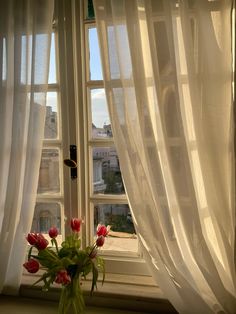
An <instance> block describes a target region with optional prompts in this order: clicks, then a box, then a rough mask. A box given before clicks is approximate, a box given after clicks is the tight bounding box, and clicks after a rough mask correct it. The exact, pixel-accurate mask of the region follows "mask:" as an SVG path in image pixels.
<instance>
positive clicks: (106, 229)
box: [97, 225, 110, 237]
mask: <svg viewBox="0 0 236 314" xmlns="http://www.w3.org/2000/svg"><path fill="white" fill-rule="evenodd" d="M109 229H110V228H109V227H106V226H104V225H98V226H97V236H98V237H99V236H101V235H102V236H104V237H106V236H107V235H108V233H109Z"/></svg>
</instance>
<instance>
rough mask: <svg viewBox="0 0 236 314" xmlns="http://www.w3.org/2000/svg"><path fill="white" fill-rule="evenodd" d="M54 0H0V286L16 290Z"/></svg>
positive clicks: (36, 162)
mask: <svg viewBox="0 0 236 314" xmlns="http://www.w3.org/2000/svg"><path fill="white" fill-rule="evenodd" d="M53 6H54V3H53V0H8V1H4V0H3V1H2V0H1V1H0V256H1V258H0V292H4V293H17V289H18V287H19V283H20V279H21V274H22V263H23V261H24V259H25V254H26V240H25V235H26V233H27V232H29V230H30V227H31V223H32V219H33V212H34V204H35V198H36V192H37V182H38V174H39V166H40V157H41V148H42V139H43V133H44V120H45V112H46V107H45V102H46V91H47V81H48V68H49V52H50V49H49V48H50V41H51V32H52V20H53Z"/></svg>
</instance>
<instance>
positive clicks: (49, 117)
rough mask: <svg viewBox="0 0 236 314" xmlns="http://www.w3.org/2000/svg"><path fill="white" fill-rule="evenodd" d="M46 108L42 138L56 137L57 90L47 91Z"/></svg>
mask: <svg viewBox="0 0 236 314" xmlns="http://www.w3.org/2000/svg"><path fill="white" fill-rule="evenodd" d="M46 110H47V111H46V120H45V128H44V138H45V139H56V138H57V137H58V110H57V92H48V93H47V108H46Z"/></svg>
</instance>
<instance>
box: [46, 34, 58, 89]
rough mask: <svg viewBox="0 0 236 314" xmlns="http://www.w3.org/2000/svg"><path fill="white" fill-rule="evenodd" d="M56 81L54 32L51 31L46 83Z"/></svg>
mask: <svg viewBox="0 0 236 314" xmlns="http://www.w3.org/2000/svg"><path fill="white" fill-rule="evenodd" d="M56 82H57V71H56V50H55V34H54V33H52V39H51V50H50V63H49V77H48V83H49V84H53V83H56Z"/></svg>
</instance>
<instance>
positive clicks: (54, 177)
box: [38, 148, 60, 194]
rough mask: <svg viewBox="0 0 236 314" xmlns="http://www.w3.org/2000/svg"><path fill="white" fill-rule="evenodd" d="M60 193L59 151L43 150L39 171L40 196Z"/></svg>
mask: <svg viewBox="0 0 236 314" xmlns="http://www.w3.org/2000/svg"><path fill="white" fill-rule="evenodd" d="M59 192H60V178H59V150H58V149H51V148H49V149H43V151H42V158H41V165H40V171H39V182H38V194H42V193H47V194H53V193H59Z"/></svg>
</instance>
